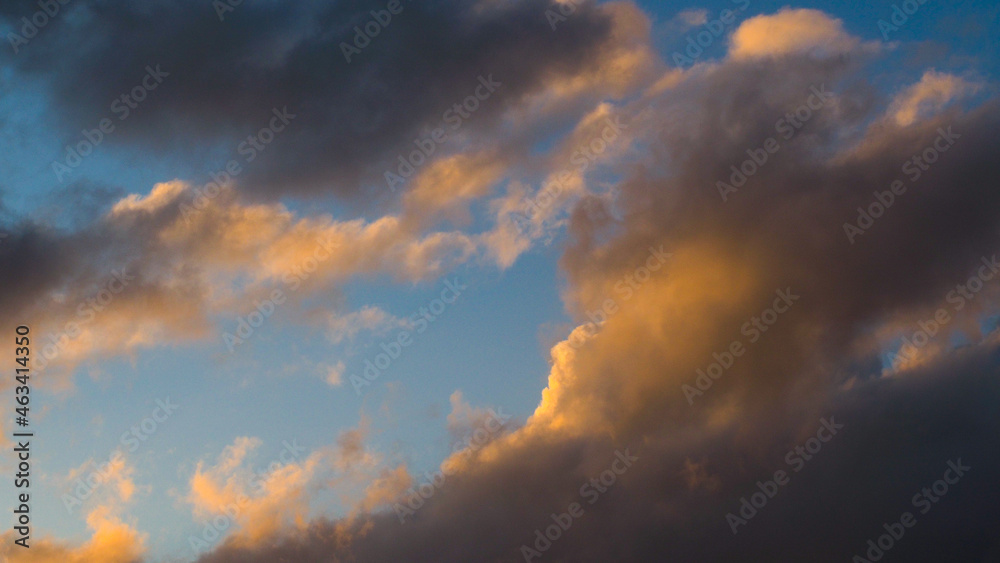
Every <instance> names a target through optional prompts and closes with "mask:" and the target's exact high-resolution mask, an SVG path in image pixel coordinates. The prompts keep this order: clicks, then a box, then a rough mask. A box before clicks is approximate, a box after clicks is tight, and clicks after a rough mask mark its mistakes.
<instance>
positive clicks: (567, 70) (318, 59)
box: [4, 0, 610, 195]
mask: <svg viewBox="0 0 1000 563" xmlns="http://www.w3.org/2000/svg"><path fill="white" fill-rule="evenodd" d="M386 5H387V3H386V2H382V1H353V2H337V3H332V2H321V3H296V2H264V3H261V2H244V3H242V4H241V5H239V6H237V7H236V8H235V9H234V10H233V11H231V12H227V13H224V14H223V16H224V21H220V20H219V17H217V15H216V12H215V9H214V8H213V4H212V3H211V2H194V1H185V2H167V1H153V2H143V3H138V4H137V3H134V2H120V1H84V0H80V1H77V2H73V3H72V4H70V5H67V6H66V7H65V8H64V10H65V13H64V14H62V15H60V17H59V19H58V20H56V21H53V22H52V23H50V24H49V28H47V29H45V30H43V32H42V33H40V34H39V35H38V36H37V37H35V38H34V39H33V40H32V41H31V42H30V43H29V44H28V45H27V46H24V47H22V48H21V50H20V52H19V54H17V55H13V54H12V53H11V52H10V50H5V51H4V57H5V58H6V59H7V61H8V63H10V64H12V65H14V67H15V68H17V70H18V71H19V73H20V74H21V75H22V76H25V77H31V78H39V79H41V80H43V81H44V83H45V85H46V87H47V89H48V90H49V91H50V92H51V95H52V98H53V102H54V105H55V109H56V110H57V111H58V113H59V115H61V116H62V117H63V127H62V131H63V133H64V134H65V135H66V139H65V140H66V141H70V140H74V139H75V138H76V137H77V136H78V135H79V132H80V130H81V129H83V128H85V127H86V128H95V127H97V124H98V123H99V121H100V120H101V119H102V118H105V117H111V118H112V119H114V118H115V117H120V115H121V114H120V113H118V114H113V113H112V112H110V111H109V109H110V104H111V103H112V100H115V99H117V98H120V96H122V95H123V94H127V93H128V92H130V91H131V90H132V89H133V88H134V87H136V86H138V85H139V84H140V83H141V81H142V79H143V77H144V75H145V74H146V67H147V65H151V66H152V67H154V68H157V65H159V68H160V69H161V70H162V71H163V72H166V73H169V76H168V77H165V78H164V81H163V83H162V84H161V85H159V87H158V88H157V89H156V90H155V91H153V92H151V93H150V94H149V97H148V98H147V99H146V100H144V101H143V102H142V104H141V105H140V106H139V107H138V108H136V109H135V110H134V112H133V115H132V116H131V117H130V118H129V121H124V122H122V123H121V124H120V125H119V127H118V129H117V130H116V132H115V134H114V135H112V136H109V142H111V143H121V144H126V143H127V144H129V145H134V144H135V143H140V144H141V145H144V146H146V147H148V148H149V149H151V151H152V152H151V153H149V154H150V155H152V156H155V155H157V154H163V153H170V154H175V153H176V154H182V155H185V156H188V157H191V158H198V157H201V156H203V154H204V151H205V150H206V149H209V148H216V149H218V150H222V151H223V153H222V154H224V155H225V157H226V158H229V157H235V156H236V154H235V153H236V151H237V147H238V146H239V144H240V143H241V142H242V141H243V140H244V139H245V138H246V136H247V135H248V134H250V133H252V132H256V131H258V130H259V129H261V128H263V127H265V126H266V125H267V123H268V120H269V119H270V115H271V111H272V108H275V107H276V108H284V107H285V106H287V107H288V110H289V111H290V112H292V113H293V114H295V115H296V116H297V119H296V120H295V122H294V125H292V126H291V127H290V129H289V131H287V132H285V133H283V134H281V135H280V138H279V140H278V141H276V142H274V143H273V145H271V146H269V147H268V148H267V150H266V151H264V153H263V156H261V157H260V159H259V160H258V162H256V163H253V164H252V165H251V166H248V167H247V168H248V171H247V173H246V174H245V175H244V176H242V177H241V181H242V182H245V183H247V184H249V185H250V186H251V187H255V188H258V189H260V190H264V191H271V192H273V194H274V195H280V194H281V193H287V192H309V191H317V190H322V191H330V190H333V191H337V192H340V193H350V192H354V191H356V190H358V189H359V183H361V182H371V183H375V184H377V185H378V186H379V187H382V186H384V182H385V180H384V179H383V177H382V172H383V171H384V170H385V169H386V167H387V165H388V164H390V163H392V162H394V161H395V157H396V155H397V154H399V153H400V152H402V151H406V152H407V153H408V152H409V151H410V150H412V149H413V148H414V147H413V146H412V141H413V139H414V138H416V137H417V136H418V135H420V134H421V133H422V132H423V130H424V128H425V127H430V128H434V127H437V126H439V125H440V124H441V123H440V122H441V117H442V113H443V112H444V111H445V110H447V109H448V108H450V107H451V106H452V105H453V104H455V103H457V102H461V101H462V100H463V99H464V98H466V97H467V96H469V95H471V94H472V92H473V91H474V90H475V88H476V87H477V86H478V77H479V76H483V77H488V76H489V75H492V76H493V78H494V80H496V81H499V82H500V83H502V85H503V86H502V88H501V91H500V92H498V93H497V94H496V96H497V98H496V99H495V100H491V101H490V103H488V104H486V103H484V104H483V107H482V108H480V109H479V110H477V111H476V113H475V114H474V115H473V117H472V118H470V119H469V120H468V121H469V122H470V124H469V125H466V126H465V127H468V128H469V130H474V129H478V128H480V127H486V126H488V125H489V124H490V123H491V122H492V121H494V119H495V117H496V116H497V115H498V114H499V112H500V111H501V110H502V109H504V107H505V106H506V105H507V104H510V103H514V102H516V101H517V100H518V99H520V98H521V97H522V96H523V95H525V94H527V93H531V92H534V91H537V89H538V88H539V87H540V85H541V83H542V82H543V81H544V80H547V79H551V78H553V77H554V76H560V75H571V74H573V73H575V72H578V71H580V70H581V69H583V68H585V67H586V66H587V65H588V62H589V61H590V59H591V58H592V55H593V54H594V53H596V52H597V50H598V49H599V48H600V46H601V45H602V43H603V42H604V41H605V40H606V39H607V36H608V33H609V29H610V23H609V18H608V17H607V15H606V14H602V13H600V12H598V11H597V10H596V9H595V8H594V7H593V6H592V5H590V4H587V3H584V4H580V5H579V6H578V8H577V9H576V11H575V13H574V14H573V15H572V18H570V20H568V21H566V22H564V23H563V24H562V25H560V26H559V28H558V30H557V31H553V29H552V28H551V27H550V26H549V23H548V21H547V20H546V18H545V11H546V10H547V9H549V8H551V7H552V4H551V2H549V1H547V0H524V1H519V2H513V3H505V2H472V1H425V2H411V1H408V0H402V12H401V13H398V14H396V15H394V16H392V19H391V21H390V22H389V23H388V24H387V25H386V26H385V27H384V28H383V29H381V31H380V32H379V33H378V35H377V36H376V37H374V38H372V39H371V41H370V44H368V45H367V46H366V47H364V48H363V49H362V51H361V53H359V54H354V55H353V56H352V58H351V63H350V64H348V63H347V61H346V60H345V56H344V53H343V51H342V48H341V43H342V42H346V43H348V44H352V45H353V44H354V37H355V31H354V27H355V26H360V27H364V26H365V24H366V23H368V22H370V21H371V20H372V19H373V18H372V16H371V15H370V12H371V11H372V10H376V11H378V10H385V8H386ZM22 12H23V10H22V9H15V7H14V6H12V5H9V4H5V9H4V13H5V14H6V17H7V19H8V23H10V24H11V25H13V26H15V28H16V27H17V26H18V20H19V18H20V17H21V16H23V15H25V14H23V13H22ZM132 120H135V121H136V123H131V121H132ZM115 121H116V122H117V120H115ZM140 121H141V123H139V122H140Z"/></svg>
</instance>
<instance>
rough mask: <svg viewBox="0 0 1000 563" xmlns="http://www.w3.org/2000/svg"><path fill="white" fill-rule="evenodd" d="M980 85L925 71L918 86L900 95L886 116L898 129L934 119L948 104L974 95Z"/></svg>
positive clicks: (932, 71) (945, 74) (949, 75)
mask: <svg viewBox="0 0 1000 563" xmlns="http://www.w3.org/2000/svg"><path fill="white" fill-rule="evenodd" d="M979 87H980V85H979V84H976V83H972V82H968V81H966V80H965V79H963V78H961V77H958V76H955V75H952V74H947V73H942V72H936V71H934V70H928V71H927V72H925V73H924V75H923V76H922V77H921V78H920V82H917V83H916V84H914V85H912V86H910V87H909V88H907V89H905V90H903V91H902V92H900V93H899V94H898V95H897V96H896V98H895V99H894V100H893V101H892V105H891V106H890V107H889V115H890V116H891V117H892V118H893V119H894V120H895V121H896V123H897V124H898V125H899V126H900V127H908V126H910V125H912V124H913V123H914V122H915V121H917V119H920V118H924V117H927V116H929V115H933V114H935V113H937V112H939V111H941V109H942V108H944V107H945V106H946V105H947V104H948V103H949V102H952V101H953V100H957V99H960V98H962V97H965V96H968V95H970V94H974V93H975V92H976V91H978V90H979Z"/></svg>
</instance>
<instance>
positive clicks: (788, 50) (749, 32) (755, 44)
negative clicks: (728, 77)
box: [729, 8, 861, 59]
mask: <svg viewBox="0 0 1000 563" xmlns="http://www.w3.org/2000/svg"><path fill="white" fill-rule="evenodd" d="M860 44H861V42H860V40H859V39H858V38H857V37H854V36H852V35H850V34H848V33H847V32H846V31H845V30H844V25H843V22H842V21H840V20H838V19H835V18H832V17H830V16H828V15H827V14H825V13H823V12H821V11H819V10H809V9H794V10H793V9H790V8H785V9H783V10H781V11H780V12H778V13H776V14H773V15H760V16H755V17H753V18H750V19H748V20H746V21H745V22H743V23H742V24H740V26H739V27H738V28H737V29H736V31H734V32H733V35H732V37H731V38H730V47H729V56H730V57H732V58H734V59H750V58H760V57H779V56H784V55H792V54H805V53H809V54H812V55H814V56H817V57H821V58H829V57H835V56H838V55H841V54H846V53H849V52H851V51H854V50H856V49H857V48H858V46H859V45H860Z"/></svg>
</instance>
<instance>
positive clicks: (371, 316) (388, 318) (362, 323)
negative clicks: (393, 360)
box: [326, 305, 406, 344]
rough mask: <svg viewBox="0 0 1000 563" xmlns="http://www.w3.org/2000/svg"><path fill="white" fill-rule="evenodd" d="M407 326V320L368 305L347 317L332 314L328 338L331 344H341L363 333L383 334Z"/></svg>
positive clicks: (328, 322) (328, 324) (328, 326)
mask: <svg viewBox="0 0 1000 563" xmlns="http://www.w3.org/2000/svg"><path fill="white" fill-rule="evenodd" d="M405 325H406V320H405V319H400V318H397V317H394V316H392V315H391V314H389V313H387V312H385V311H384V310H382V309H380V308H379V307H374V306H369V305H366V306H364V307H362V308H361V309H360V310H358V311H353V312H350V313H347V314H346V315H338V314H336V313H331V314H330V316H329V320H328V321H327V332H326V337H327V339H328V340H329V341H330V342H331V343H333V344H340V343H341V342H343V341H344V340H354V337H355V336H357V334H358V333H359V332H361V331H370V332H374V333H378V334H382V333H384V332H385V331H387V330H389V329H392V328H395V327H402V326H405Z"/></svg>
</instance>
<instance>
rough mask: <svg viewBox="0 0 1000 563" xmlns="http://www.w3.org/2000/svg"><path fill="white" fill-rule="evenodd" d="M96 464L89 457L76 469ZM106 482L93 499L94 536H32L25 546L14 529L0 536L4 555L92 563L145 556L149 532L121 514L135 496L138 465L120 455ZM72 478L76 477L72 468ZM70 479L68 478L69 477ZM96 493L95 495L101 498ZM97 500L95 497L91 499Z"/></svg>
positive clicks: (23, 562) (21, 561)
mask: <svg viewBox="0 0 1000 563" xmlns="http://www.w3.org/2000/svg"><path fill="white" fill-rule="evenodd" d="M92 466H93V460H88V462H87V463H85V464H84V465H83V466H82V467H81V468H78V469H77V470H75V471H76V472H79V471H82V470H86V468H87V467H92ZM103 471H104V473H103V474H102V479H103V480H102V483H105V484H108V485H109V486H107V487H101V489H100V490H98V492H97V497H100V498H99V500H98V501H97V502H93V503H92V507H91V509H90V510H89V511H88V512H87V515H86V522H87V528H88V529H89V530H90V531H91V535H90V538H89V539H88V540H87V541H86V542H84V543H82V544H79V545H70V544H68V543H66V542H61V541H58V540H56V539H50V538H46V537H43V538H37V537H31V538H29V544H30V546H31V547H30V548H28V549H24V548H22V547H19V546H17V545H15V544H14V540H15V539H16V535H15V533H14V532H6V533H4V534H3V535H2V536H0V539H2V540H3V544H2V545H0V556H2V557H3V558H4V561H10V562H11V563H14V562H17V563H45V562H49V561H67V562H69V563H90V562H91V561H107V562H108V563H135V562H136V561H141V560H143V557H144V556H145V554H146V541H147V539H148V534H145V533H141V532H139V531H138V530H137V528H136V525H135V522H133V521H126V520H125V519H123V517H122V516H121V514H122V512H124V510H125V509H126V505H127V504H128V503H129V501H130V500H131V499H132V494H133V493H134V491H135V490H136V486H135V483H134V482H133V480H132V475H133V474H134V471H135V469H134V467H133V466H132V465H130V464H129V463H128V462H127V461H126V460H125V459H124V458H117V459H115V460H113V461H112V462H110V463H109V464H108V467H106V468H104V470H103ZM70 478H75V477H74V473H72V472H71V474H70V476H69V477H68V479H70ZM68 479H67V480H68ZM97 497H95V498H97ZM91 500H93V499H91Z"/></svg>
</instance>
